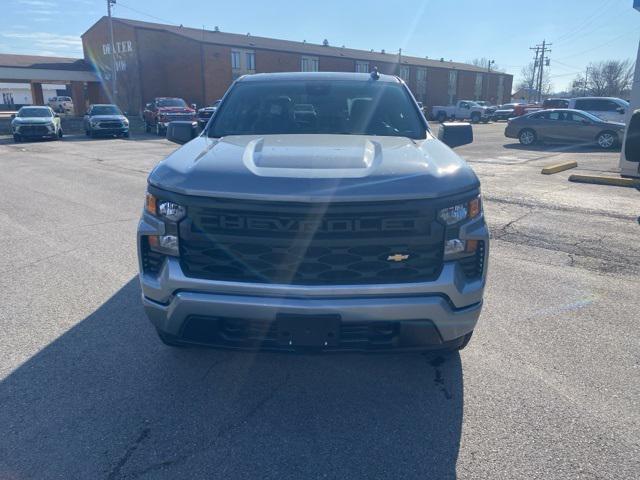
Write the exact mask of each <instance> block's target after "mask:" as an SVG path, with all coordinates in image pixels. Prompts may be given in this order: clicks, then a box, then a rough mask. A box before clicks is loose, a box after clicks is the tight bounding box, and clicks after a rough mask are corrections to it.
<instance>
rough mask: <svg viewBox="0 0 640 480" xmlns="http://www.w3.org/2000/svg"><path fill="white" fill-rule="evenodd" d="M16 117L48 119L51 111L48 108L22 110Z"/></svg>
mask: <svg viewBox="0 0 640 480" xmlns="http://www.w3.org/2000/svg"><path fill="white" fill-rule="evenodd" d="M17 116H18V117H20V118H35V117H50V116H51V110H49V109H48V108H23V109H22V110H20V111H19V112H18V115H17Z"/></svg>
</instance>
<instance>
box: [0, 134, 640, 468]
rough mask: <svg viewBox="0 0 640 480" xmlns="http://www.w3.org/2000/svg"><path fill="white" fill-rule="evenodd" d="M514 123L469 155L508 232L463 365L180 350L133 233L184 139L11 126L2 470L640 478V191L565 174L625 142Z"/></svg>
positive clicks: (1, 214) (501, 232) (483, 138)
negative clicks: (155, 312) (159, 171)
mask: <svg viewBox="0 0 640 480" xmlns="http://www.w3.org/2000/svg"><path fill="white" fill-rule="evenodd" d="M435 128H436V129H437V128H438V127H437V126H436V127H435ZM503 130H504V123H500V124H488V125H476V126H474V131H475V136H476V141H475V143H474V144H472V145H468V146H465V147H462V148H460V149H459V150H458V151H459V153H460V154H461V155H462V156H463V157H464V158H465V159H467V160H468V161H469V162H470V163H471V165H472V166H473V168H474V169H475V170H476V172H477V173H478V175H479V176H480V178H481V181H482V185H483V194H484V199H485V210H486V215H487V218H488V222H489V225H490V228H491V230H492V236H493V240H492V245H491V248H492V251H491V257H490V266H489V268H490V272H489V280H488V289H487V293H486V298H485V307H484V310H483V313H482V317H481V320H480V324H479V326H478V329H477V330H476V333H475V335H474V338H473V340H472V341H471V343H470V345H469V347H467V349H465V350H464V351H463V352H462V353H461V354H460V355H455V356H453V357H450V358H442V357H439V356H437V355H420V354H403V355H369V356H366V355H285V354H271V353H241V354H240V353H233V352H226V351H214V350H204V349H186V350H174V349H170V348H167V347H165V346H163V345H162V344H161V343H160V342H159V341H158V340H157V338H156V336H155V332H154V331H153V330H152V327H151V325H150V324H149V322H148V321H147V319H146V317H145V316H144V313H143V310H142V307H141V304H140V299H139V295H140V290H139V286H138V283H137V279H136V274H137V260H136V252H135V230H136V223H137V220H138V216H139V213H140V210H141V208H142V203H143V198H144V189H145V179H146V174H147V172H148V171H149V170H150V169H151V168H152V167H153V165H155V164H156V163H157V162H158V161H159V160H160V159H162V158H163V156H165V155H166V154H167V153H169V152H171V151H172V150H174V149H175V148H176V146H175V145H174V144H171V143H169V142H168V141H166V140H164V139H159V138H156V137H152V136H140V135H139V136H137V137H133V138H132V139H131V140H120V139H118V140H116V139H104V140H89V139H87V138H85V137H84V136H79V135H77V136H69V137H66V138H65V139H64V140H62V141H57V142H34V143H23V144H13V143H12V142H10V141H9V139H8V137H0V172H1V174H0V239H2V241H3V244H4V248H3V249H2V250H1V253H0V272H1V275H0V291H1V292H2V293H1V294H2V300H1V301H0V328H1V329H2V335H0V352H1V355H0V431H1V432H2V436H1V439H0V478H2V479H5V478H6V479H20V480H22V479H40V478H52V479H53V478H56V479H57V478H60V479H75V478H78V479H88V478H91V479H109V480H111V479H177V478H190V479H196V478H226V479H230V478H242V479H246V478H279V479H280V478H291V479H294V478H295V479H299V478H416V479H425V478H433V479H454V478H460V479H483V478H493V479H568V478H580V479H621V478H624V479H631V478H639V473H638V472H640V460H639V459H640V455H639V454H640V400H639V399H640V344H639V342H638V318H639V314H638V312H639V311H640V298H639V297H638V292H640V280H639V279H640V276H639V274H640V244H639V239H640V235H639V234H640V225H638V221H637V217H638V215H640V192H638V191H636V190H633V189H626V188H616V187H607V186H596V185H582V184H573V183H569V182H568V181H567V177H568V176H569V174H570V173H573V172H577V171H578V172H588V173H594V172H604V173H606V174H611V175H613V174H615V171H616V167H617V160H618V155H619V153H618V152H602V151H599V150H597V149H595V148H593V149H591V148H577V147H570V146H554V147H548V146H547V147H534V148H532V149H523V148H521V147H520V146H519V145H518V144H517V143H515V141H513V140H511V139H506V138H504V136H503ZM561 160H577V161H578V164H579V168H578V169H577V170H573V171H568V172H562V173H559V174H556V175H552V176H546V175H540V168H541V167H542V166H543V165H546V164H548V163H551V162H555V161H561Z"/></svg>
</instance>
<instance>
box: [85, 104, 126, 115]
mask: <svg viewBox="0 0 640 480" xmlns="http://www.w3.org/2000/svg"><path fill="white" fill-rule="evenodd" d="M91 115H122V112H121V111H120V109H119V108H118V107H116V106H115V105H96V106H95V107H93V108H92V109H91Z"/></svg>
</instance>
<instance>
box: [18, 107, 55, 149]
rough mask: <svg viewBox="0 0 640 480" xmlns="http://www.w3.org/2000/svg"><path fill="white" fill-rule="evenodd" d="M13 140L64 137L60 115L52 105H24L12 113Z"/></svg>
mask: <svg viewBox="0 0 640 480" xmlns="http://www.w3.org/2000/svg"><path fill="white" fill-rule="evenodd" d="M11 133H13V141H14V142H21V141H22V140H27V139H35V138H53V139H58V138H62V136H63V133H62V125H61V123H60V116H59V115H58V114H57V113H56V112H54V111H53V110H52V109H51V107H22V108H21V109H20V110H18V113H16V114H15V115H11Z"/></svg>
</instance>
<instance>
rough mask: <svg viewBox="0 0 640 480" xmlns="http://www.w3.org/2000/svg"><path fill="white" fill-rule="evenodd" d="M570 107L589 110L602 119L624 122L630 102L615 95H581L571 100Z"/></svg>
mask: <svg viewBox="0 0 640 480" xmlns="http://www.w3.org/2000/svg"><path fill="white" fill-rule="evenodd" d="M568 108H574V109H576V110H583V111H585V112H589V113H590V114H592V115H595V116H596V117H598V118H601V119H602V120H606V121H612V122H623V123H624V121H625V116H626V113H627V110H628V108H629V102H627V101H626V100H622V99H621V98H615V97H579V98H572V99H571V100H569V107H568Z"/></svg>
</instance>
